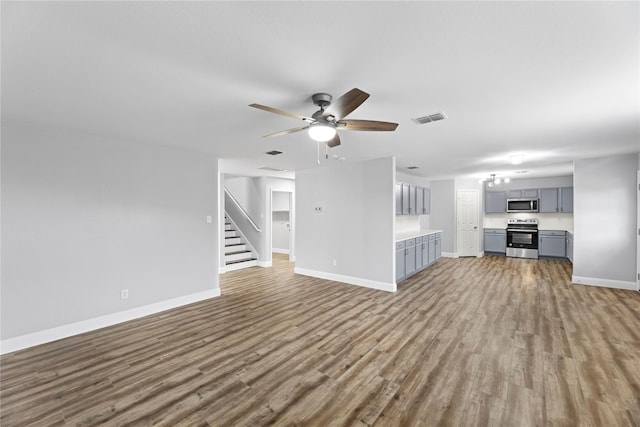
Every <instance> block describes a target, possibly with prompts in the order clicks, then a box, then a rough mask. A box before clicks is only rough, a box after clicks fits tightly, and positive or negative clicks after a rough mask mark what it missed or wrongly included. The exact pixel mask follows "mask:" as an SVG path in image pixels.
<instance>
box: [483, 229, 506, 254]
mask: <svg viewBox="0 0 640 427" xmlns="http://www.w3.org/2000/svg"><path fill="white" fill-rule="evenodd" d="M484 251H485V252H495V253H501V254H504V253H506V252H507V230H505V229H504V228H485V229H484Z"/></svg>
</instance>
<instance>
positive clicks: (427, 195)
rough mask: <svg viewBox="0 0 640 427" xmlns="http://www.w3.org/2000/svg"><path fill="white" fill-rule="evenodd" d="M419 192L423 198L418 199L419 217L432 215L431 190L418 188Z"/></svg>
mask: <svg viewBox="0 0 640 427" xmlns="http://www.w3.org/2000/svg"><path fill="white" fill-rule="evenodd" d="M418 190H419V193H420V194H421V196H422V197H421V198H418V204H417V207H416V208H417V213H418V215H424V214H428V213H431V189H429V188H423V187H418ZM420 202H422V203H420Z"/></svg>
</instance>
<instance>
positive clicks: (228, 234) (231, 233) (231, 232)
mask: <svg viewBox="0 0 640 427" xmlns="http://www.w3.org/2000/svg"><path fill="white" fill-rule="evenodd" d="M224 237H240V236H238V235H237V234H236V230H224Z"/></svg>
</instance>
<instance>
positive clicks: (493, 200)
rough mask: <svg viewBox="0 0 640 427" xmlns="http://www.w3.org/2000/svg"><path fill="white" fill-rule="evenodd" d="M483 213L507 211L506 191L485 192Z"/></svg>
mask: <svg viewBox="0 0 640 427" xmlns="http://www.w3.org/2000/svg"><path fill="white" fill-rule="evenodd" d="M484 211H485V213H505V212H506V211H507V192H506V191H487V192H485V193H484Z"/></svg>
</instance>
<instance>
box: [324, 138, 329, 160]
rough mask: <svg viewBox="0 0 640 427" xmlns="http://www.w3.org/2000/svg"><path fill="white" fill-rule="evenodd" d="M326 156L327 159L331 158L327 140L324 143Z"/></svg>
mask: <svg viewBox="0 0 640 427" xmlns="http://www.w3.org/2000/svg"><path fill="white" fill-rule="evenodd" d="M324 158H325V160H329V144H327V143H326V142H325V144H324Z"/></svg>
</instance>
